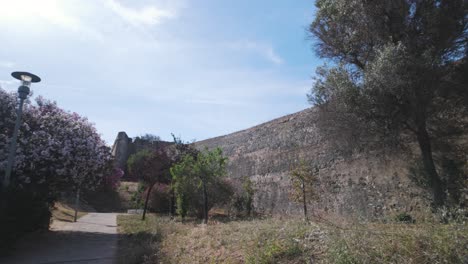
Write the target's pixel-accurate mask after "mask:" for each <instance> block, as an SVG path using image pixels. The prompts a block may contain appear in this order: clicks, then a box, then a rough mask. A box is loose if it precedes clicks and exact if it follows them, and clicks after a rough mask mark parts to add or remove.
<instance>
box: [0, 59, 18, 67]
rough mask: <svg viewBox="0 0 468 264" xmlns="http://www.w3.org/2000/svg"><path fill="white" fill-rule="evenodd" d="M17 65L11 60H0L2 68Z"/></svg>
mask: <svg viewBox="0 0 468 264" xmlns="http://www.w3.org/2000/svg"><path fill="white" fill-rule="evenodd" d="M14 66H15V63H14V62H11V61H0V68H8V69H10V68H13V67H14Z"/></svg>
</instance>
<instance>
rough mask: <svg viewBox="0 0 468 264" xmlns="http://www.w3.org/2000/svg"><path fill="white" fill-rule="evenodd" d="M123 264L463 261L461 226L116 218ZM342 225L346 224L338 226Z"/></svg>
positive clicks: (466, 243) (466, 239) (465, 237)
mask: <svg viewBox="0 0 468 264" xmlns="http://www.w3.org/2000/svg"><path fill="white" fill-rule="evenodd" d="M117 221H118V225H119V231H120V232H121V233H122V234H123V236H122V238H121V239H120V241H119V252H120V258H119V259H121V260H122V263H464V261H466V259H467V258H468V250H467V249H468V230H467V227H466V225H463V224H447V225H442V224H417V225H416V224H396V223H390V224H365V225H358V224H353V225H350V224H348V225H342V226H337V225H333V224H329V223H326V222H320V223H311V224H305V223H304V222H302V221H299V220H279V219H254V220H243V221H242V220H241V221H227V222H225V223H222V222H217V221H211V222H210V223H209V224H208V225H201V224H198V222H196V221H193V220H192V221H186V222H183V223H182V222H180V221H173V220H170V219H169V218H168V217H166V216H156V215H154V214H151V215H149V216H148V218H147V219H146V220H145V221H141V220H140V216H138V215H120V216H119V217H118V219H117ZM344 226H346V228H345V227H344Z"/></svg>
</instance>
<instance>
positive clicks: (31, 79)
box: [3, 72, 41, 188]
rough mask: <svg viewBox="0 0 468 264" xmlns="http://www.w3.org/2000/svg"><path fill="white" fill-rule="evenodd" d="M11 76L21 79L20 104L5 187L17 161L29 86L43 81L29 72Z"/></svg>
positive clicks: (19, 88)
mask: <svg viewBox="0 0 468 264" xmlns="http://www.w3.org/2000/svg"><path fill="white" fill-rule="evenodd" d="M11 76H13V78H15V79H18V80H20V81H21V85H20V87H18V98H19V106H18V110H17V112H16V123H15V130H13V137H12V138H11V142H10V152H9V154H8V163H7V167H6V170H5V177H4V178H3V188H7V187H8V186H9V185H10V177H11V169H12V168H13V163H14V161H15V154H16V141H17V139H18V131H19V127H20V125H21V116H22V114H23V104H24V100H26V98H27V97H28V95H29V92H30V89H29V87H30V86H31V83H37V82H40V81H41V78H39V77H38V76H36V75H34V74H32V73H29V72H13V73H12V74H11Z"/></svg>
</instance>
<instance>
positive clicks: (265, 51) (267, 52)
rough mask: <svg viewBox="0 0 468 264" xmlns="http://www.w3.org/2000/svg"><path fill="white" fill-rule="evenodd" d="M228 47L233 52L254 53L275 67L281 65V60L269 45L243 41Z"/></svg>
mask: <svg viewBox="0 0 468 264" xmlns="http://www.w3.org/2000/svg"><path fill="white" fill-rule="evenodd" d="M228 47H229V48H231V49H235V50H245V51H251V52H255V53H258V54H260V55H261V56H262V57H264V58H265V59H267V60H269V61H270V62H272V63H274V64H276V65H280V64H283V59H282V58H281V57H280V56H279V55H278V54H277V53H276V52H275V50H274V49H273V47H272V46H271V45H267V44H263V43H258V42H253V41H245V40H243V41H235V42H232V43H229V44H228Z"/></svg>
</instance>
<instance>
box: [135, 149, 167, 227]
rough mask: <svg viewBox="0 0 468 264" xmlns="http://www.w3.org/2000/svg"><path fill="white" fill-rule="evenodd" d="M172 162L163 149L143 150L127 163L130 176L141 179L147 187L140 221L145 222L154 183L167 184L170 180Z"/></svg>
mask: <svg viewBox="0 0 468 264" xmlns="http://www.w3.org/2000/svg"><path fill="white" fill-rule="evenodd" d="M171 164H172V161H171V159H170V158H169V156H168V155H167V152H166V150H165V149H156V150H148V149H143V150H141V151H139V152H137V153H135V154H133V155H131V156H130V158H129V159H128V161H127V165H128V170H129V172H130V174H132V175H134V177H137V178H139V179H141V180H142V181H143V182H144V183H145V184H146V185H147V186H148V187H147V191H146V198H145V205H144V207H143V216H142V220H145V216H146V210H147V208H148V200H149V197H150V195H151V190H152V189H153V187H154V185H155V184H156V183H168V182H169V180H170V175H169V169H170V167H171Z"/></svg>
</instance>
